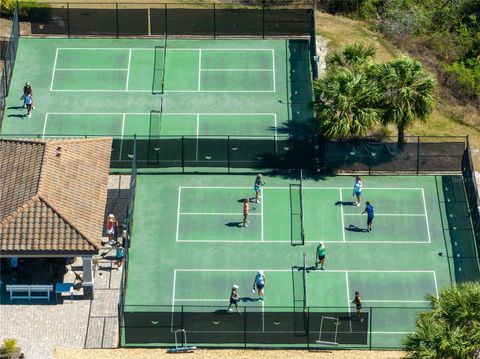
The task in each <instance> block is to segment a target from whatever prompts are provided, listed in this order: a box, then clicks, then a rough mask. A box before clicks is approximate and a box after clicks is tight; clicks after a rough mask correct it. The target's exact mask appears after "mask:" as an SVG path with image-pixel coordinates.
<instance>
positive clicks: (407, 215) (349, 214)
mask: <svg viewBox="0 0 480 359" xmlns="http://www.w3.org/2000/svg"><path fill="white" fill-rule="evenodd" d="M342 207H343V206H342ZM344 216H362V214H361V213H345V214H344ZM375 216H396V217H424V216H425V214H424V213H375Z"/></svg>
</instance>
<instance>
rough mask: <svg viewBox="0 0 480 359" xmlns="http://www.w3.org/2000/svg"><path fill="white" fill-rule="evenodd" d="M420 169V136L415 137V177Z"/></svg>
mask: <svg viewBox="0 0 480 359" xmlns="http://www.w3.org/2000/svg"><path fill="white" fill-rule="evenodd" d="M419 169H420V136H417V176H418V172H419Z"/></svg>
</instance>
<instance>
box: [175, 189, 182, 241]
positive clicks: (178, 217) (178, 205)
mask: <svg viewBox="0 0 480 359" xmlns="http://www.w3.org/2000/svg"><path fill="white" fill-rule="evenodd" d="M181 192H182V187H178V204H177V231H176V235H175V242H178V227H179V223H180V199H181Z"/></svg>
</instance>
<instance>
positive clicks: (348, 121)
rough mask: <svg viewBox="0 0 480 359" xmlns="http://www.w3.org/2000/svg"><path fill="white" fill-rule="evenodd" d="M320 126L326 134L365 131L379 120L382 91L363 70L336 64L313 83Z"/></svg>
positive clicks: (330, 136) (337, 134) (359, 133)
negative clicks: (358, 71)
mask: <svg viewBox="0 0 480 359" xmlns="http://www.w3.org/2000/svg"><path fill="white" fill-rule="evenodd" d="M314 96H315V101H314V107H315V112H316V117H317V118H316V120H317V128H318V131H319V133H320V135H322V136H325V137H327V138H340V137H350V136H357V135H363V134H365V133H366V132H367V131H368V130H369V129H370V128H371V127H372V126H374V125H376V124H378V123H380V121H381V110H380V109H379V108H378V101H379V99H380V93H379V91H378V87H377V85H376V84H375V82H373V81H371V80H369V78H368V76H367V75H366V74H364V73H355V71H352V70H350V69H345V68H333V69H330V70H329V71H327V73H326V74H325V75H324V76H323V77H322V78H321V79H319V80H318V81H315V83H314Z"/></svg>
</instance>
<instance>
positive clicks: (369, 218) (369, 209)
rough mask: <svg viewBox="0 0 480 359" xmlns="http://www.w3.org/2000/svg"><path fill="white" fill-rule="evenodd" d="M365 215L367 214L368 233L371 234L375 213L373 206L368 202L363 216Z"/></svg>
mask: <svg viewBox="0 0 480 359" xmlns="http://www.w3.org/2000/svg"><path fill="white" fill-rule="evenodd" d="M364 213H367V231H369V232H371V231H372V222H373V217H375V213H374V210H373V206H372V205H371V204H370V202H368V201H367V202H366V206H365V210H364V211H363V212H362V213H361V214H364Z"/></svg>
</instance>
